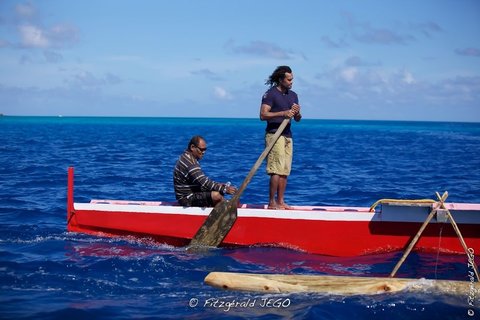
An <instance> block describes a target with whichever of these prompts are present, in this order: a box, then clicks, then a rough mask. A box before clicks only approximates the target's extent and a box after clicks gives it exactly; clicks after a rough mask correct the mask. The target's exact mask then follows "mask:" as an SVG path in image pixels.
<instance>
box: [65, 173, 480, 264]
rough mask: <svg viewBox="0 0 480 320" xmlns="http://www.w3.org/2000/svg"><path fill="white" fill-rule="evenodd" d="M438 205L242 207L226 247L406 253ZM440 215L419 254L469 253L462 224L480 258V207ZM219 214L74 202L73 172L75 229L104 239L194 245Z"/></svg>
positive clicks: (70, 201) (70, 219)
mask: <svg viewBox="0 0 480 320" xmlns="http://www.w3.org/2000/svg"><path fill="white" fill-rule="evenodd" d="M436 205H437V203H436V202H435V201H433V200H431V201H428V200H427V201H425V200H419V201H414V200H412V201H395V200H384V201H379V203H378V205H375V206H372V207H341V206H294V207H293V210H270V209H267V207H266V206H265V205H250V204H242V205H239V207H238V217H237V220H236V221H235V224H234V225H233V227H232V229H231V230H230V232H229V233H228V234H227V236H226V237H225V239H224V240H223V242H222V243H221V246H223V247H230V246H231V247H238V246H277V247H286V248H290V249H294V250H300V251H304V252H308V253H312V254H322V255H331V256H359V255H367V254H376V253H383V252H390V251H399V250H404V249H405V248H406V247H407V246H408V245H409V243H410V242H411V240H412V238H413V237H415V235H416V234H417V232H418V230H419V228H420V227H421V226H422V224H423V223H424V221H425V219H426V218H427V216H429V214H430V212H431V211H432V208H434V207H435V206H436ZM443 207H444V210H438V211H436V212H435V216H434V218H433V219H432V220H431V221H430V223H429V224H428V225H427V226H426V228H425V230H424V231H423V233H422V235H421V237H420V238H419V239H418V242H417V243H416V245H415V250H420V251H426V252H445V253H458V254H465V248H464V247H463V246H462V244H461V243H460V241H459V238H458V235H457V233H456V231H455V230H454V228H453V227H452V225H451V224H450V223H449V221H447V220H448V215H447V214H446V213H445V211H449V213H450V214H451V215H452V216H453V217H454V218H455V221H456V224H457V225H458V229H459V230H460V231H461V234H462V236H463V239H464V241H465V244H466V245H467V247H468V249H469V251H471V252H474V253H476V254H478V253H480V204H477V203H445V204H444V206H443ZM211 210H212V208H200V207H183V206H181V205H179V204H177V203H176V202H175V203H171V202H152V201H128V200H91V201H90V202H88V203H77V202H74V170H73V168H69V171H68V196H67V229H68V231H71V232H79V233H86V234H91V235H101V236H138V237H147V238H151V239H154V240H156V241H158V242H161V243H166V244H170V245H174V246H185V245H188V244H189V242H190V240H191V239H192V237H193V236H194V235H195V233H196V232H197V230H198V229H199V228H200V227H201V226H202V224H203V222H204V221H205V219H206V218H207V216H208V215H209V213H210V211H211Z"/></svg>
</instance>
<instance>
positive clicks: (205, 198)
mask: <svg viewBox="0 0 480 320" xmlns="http://www.w3.org/2000/svg"><path fill="white" fill-rule="evenodd" d="M178 203H180V204H181V205H182V206H184V207H213V200H212V192H211V191H206V192H196V193H193V194H191V195H190V196H188V197H186V198H183V199H180V200H178Z"/></svg>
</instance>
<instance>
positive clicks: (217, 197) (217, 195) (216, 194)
mask: <svg viewBox="0 0 480 320" xmlns="http://www.w3.org/2000/svg"><path fill="white" fill-rule="evenodd" d="M211 197H212V202H213V206H216V205H217V204H218V203H219V202H221V201H222V200H223V196H222V195H221V194H220V192H218V191H212V193H211Z"/></svg>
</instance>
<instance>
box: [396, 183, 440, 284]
mask: <svg viewBox="0 0 480 320" xmlns="http://www.w3.org/2000/svg"><path fill="white" fill-rule="evenodd" d="M447 197H448V192H446V191H445V192H444V193H443V196H442V197H441V198H440V202H438V203H437V204H435V206H434V207H433V209H432V211H430V214H429V215H428V216H427V219H426V220H425V222H424V223H423V224H422V226H421V227H420V230H418V232H417V234H416V235H415V237H414V238H413V239H412V241H410V244H409V245H408V248H407V250H405V253H404V254H403V256H402V258H401V259H400V260H399V261H398V262H397V265H396V266H395V268H393V271H392V273H390V278H393V277H394V276H395V274H396V273H397V271H398V269H400V267H401V266H402V264H403V262H405V259H406V258H407V257H408V255H409V254H410V252H411V251H412V249H413V247H414V246H415V244H416V243H417V241H418V239H419V238H420V236H421V235H422V233H423V231H424V230H425V228H426V227H427V225H428V223H429V222H430V220H432V218H433V216H434V215H435V212H437V210H438V209H439V208H440V207H441V206H442V205H443V203H444V201H445V200H446V199H447Z"/></svg>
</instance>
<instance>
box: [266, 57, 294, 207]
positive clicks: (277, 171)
mask: <svg viewBox="0 0 480 320" xmlns="http://www.w3.org/2000/svg"><path fill="white" fill-rule="evenodd" d="M265 84H266V85H269V86H270V89H269V90H267V92H265V94H264V95H263V98H262V105H261V107H260V119H261V120H262V121H267V128H266V130H265V131H266V134H265V143H266V144H267V145H268V143H269V141H270V140H271V138H272V137H273V135H274V134H275V132H276V131H277V129H278V127H280V124H281V123H282V121H283V120H284V119H287V118H288V119H291V118H294V119H295V121H297V122H298V121H300V119H301V118H302V115H301V114H300V106H299V105H298V96H297V94H296V93H295V92H293V91H292V90H291V89H292V84H293V73H292V69H290V67H288V66H279V67H277V68H276V69H275V71H273V73H272V74H271V75H270V77H269V78H268V80H267V81H266V82H265ZM290 125H291V123H288V125H287V126H286V127H285V130H283V133H282V135H281V136H280V138H279V139H278V140H277V142H276V143H275V145H274V146H273V148H272V150H271V151H270V153H269V154H268V158H267V173H268V174H269V175H270V190H269V202H268V208H269V209H284V210H285V209H292V208H291V207H290V206H289V205H288V204H286V203H285V200H284V194H285V189H286V188H287V178H288V176H289V175H290V170H291V168H292V156H293V140H292V132H291V130H290ZM275 195H276V196H277V197H276V199H275Z"/></svg>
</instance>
